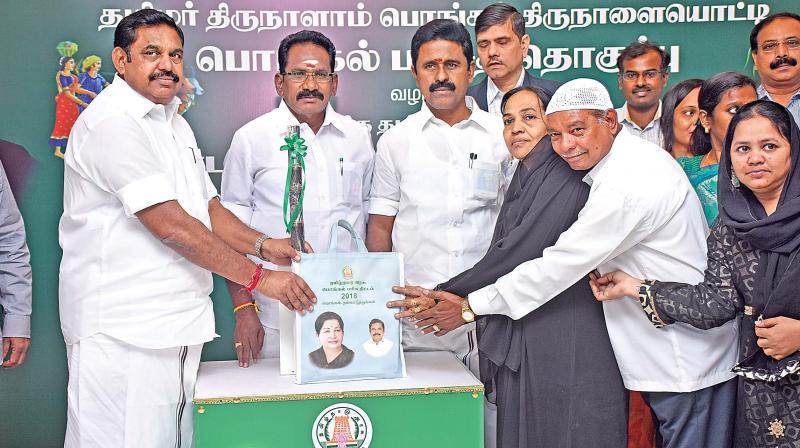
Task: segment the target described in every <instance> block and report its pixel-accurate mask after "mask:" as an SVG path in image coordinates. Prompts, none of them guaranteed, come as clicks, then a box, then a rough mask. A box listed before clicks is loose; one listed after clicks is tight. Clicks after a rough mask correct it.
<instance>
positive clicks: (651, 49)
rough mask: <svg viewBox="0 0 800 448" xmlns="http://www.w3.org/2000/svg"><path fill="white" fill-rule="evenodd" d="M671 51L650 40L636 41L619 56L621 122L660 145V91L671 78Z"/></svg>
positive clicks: (627, 127) (619, 117) (618, 114)
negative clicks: (622, 96)
mask: <svg viewBox="0 0 800 448" xmlns="http://www.w3.org/2000/svg"><path fill="white" fill-rule="evenodd" d="M669 61H670V55H669V53H667V52H666V51H664V50H662V49H661V47H659V46H658V45H654V44H652V43H650V42H648V41H643V42H634V43H632V44H630V45H628V46H627V47H625V49H624V50H622V52H621V53H620V54H619V57H617V68H618V69H619V74H618V75H617V82H618V83H619V89H620V90H621V91H622V94H623V95H624V96H625V104H623V105H622V107H620V108H619V109H617V117H618V119H619V122H620V124H621V125H622V126H623V127H625V129H626V130H627V131H628V132H630V133H631V134H633V135H635V136H637V137H639V138H643V139H645V140H647V141H648V142H650V143H653V144H654V145H657V146H662V144H663V142H662V141H661V139H662V137H661V92H663V91H664V87H665V86H666V85H667V81H668V80H669Z"/></svg>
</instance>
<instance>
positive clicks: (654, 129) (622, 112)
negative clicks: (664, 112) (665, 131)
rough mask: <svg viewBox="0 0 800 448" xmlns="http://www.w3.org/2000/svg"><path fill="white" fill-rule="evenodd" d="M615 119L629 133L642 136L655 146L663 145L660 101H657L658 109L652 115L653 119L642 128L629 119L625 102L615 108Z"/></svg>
mask: <svg viewBox="0 0 800 448" xmlns="http://www.w3.org/2000/svg"><path fill="white" fill-rule="evenodd" d="M617 120H619V123H620V124H621V125H622V126H623V127H624V128H625V129H627V130H628V132H630V133H631V134H633V135H635V136H637V137H639V138H643V139H645V140H647V141H648V142H650V143H652V144H654V145H656V146H661V147H663V146H664V142H663V140H664V138H663V137H662V136H661V101H659V102H658V110H657V111H656V115H655V117H653V121H651V122H650V123H647V126H645V127H644V129H642V128H640V127H639V125H638V124H636V123H634V122H633V121H631V119H630V115H628V103H627V102H626V103H625V104H623V105H622V107H620V108H619V109H617Z"/></svg>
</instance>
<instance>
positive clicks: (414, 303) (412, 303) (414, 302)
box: [409, 299, 417, 306]
mask: <svg viewBox="0 0 800 448" xmlns="http://www.w3.org/2000/svg"><path fill="white" fill-rule="evenodd" d="M409 304H410V305H411V306H417V299H411V302H409Z"/></svg>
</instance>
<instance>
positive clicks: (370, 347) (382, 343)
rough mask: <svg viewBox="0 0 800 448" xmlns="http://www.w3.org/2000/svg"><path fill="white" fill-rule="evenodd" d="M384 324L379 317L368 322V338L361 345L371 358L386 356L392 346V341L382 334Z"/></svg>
mask: <svg viewBox="0 0 800 448" xmlns="http://www.w3.org/2000/svg"><path fill="white" fill-rule="evenodd" d="M384 332H385V326H384V324H383V321H382V320H380V319H372V320H371V321H370V322H369V339H367V340H366V341H364V343H363V344H362V345H361V346H362V347H364V351H365V352H367V354H368V355H369V356H372V357H373V358H380V357H381V356H386V354H387V353H389V352H390V351H391V350H392V347H394V342H392V341H390V340H388V339H386V337H385V336H384Z"/></svg>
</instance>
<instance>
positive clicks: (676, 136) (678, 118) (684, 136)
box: [660, 79, 703, 159]
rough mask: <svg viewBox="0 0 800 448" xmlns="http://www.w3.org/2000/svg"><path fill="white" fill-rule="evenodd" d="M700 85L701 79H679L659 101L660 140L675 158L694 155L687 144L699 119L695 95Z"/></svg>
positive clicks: (690, 140)
mask: <svg viewBox="0 0 800 448" xmlns="http://www.w3.org/2000/svg"><path fill="white" fill-rule="evenodd" d="M702 85H703V80H702V79H687V80H685V81H681V82H679V83H677V84H675V85H674V86H673V87H672V88H671V89H669V92H667V93H666V94H665V95H664V101H663V102H662V103H661V104H662V106H661V107H662V109H661V110H662V112H661V118H660V120H661V123H660V124H661V141H662V142H664V149H666V150H667V151H668V152H669V153H670V154H672V157H674V158H676V159H677V158H680V157H689V156H694V154H692V152H691V151H690V150H689V146H690V145H691V142H692V132H694V130H695V128H696V127H697V123H698V121H699V120H700V108H699V106H698V105H697V95H698V93H699V92H700V86H702Z"/></svg>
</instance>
